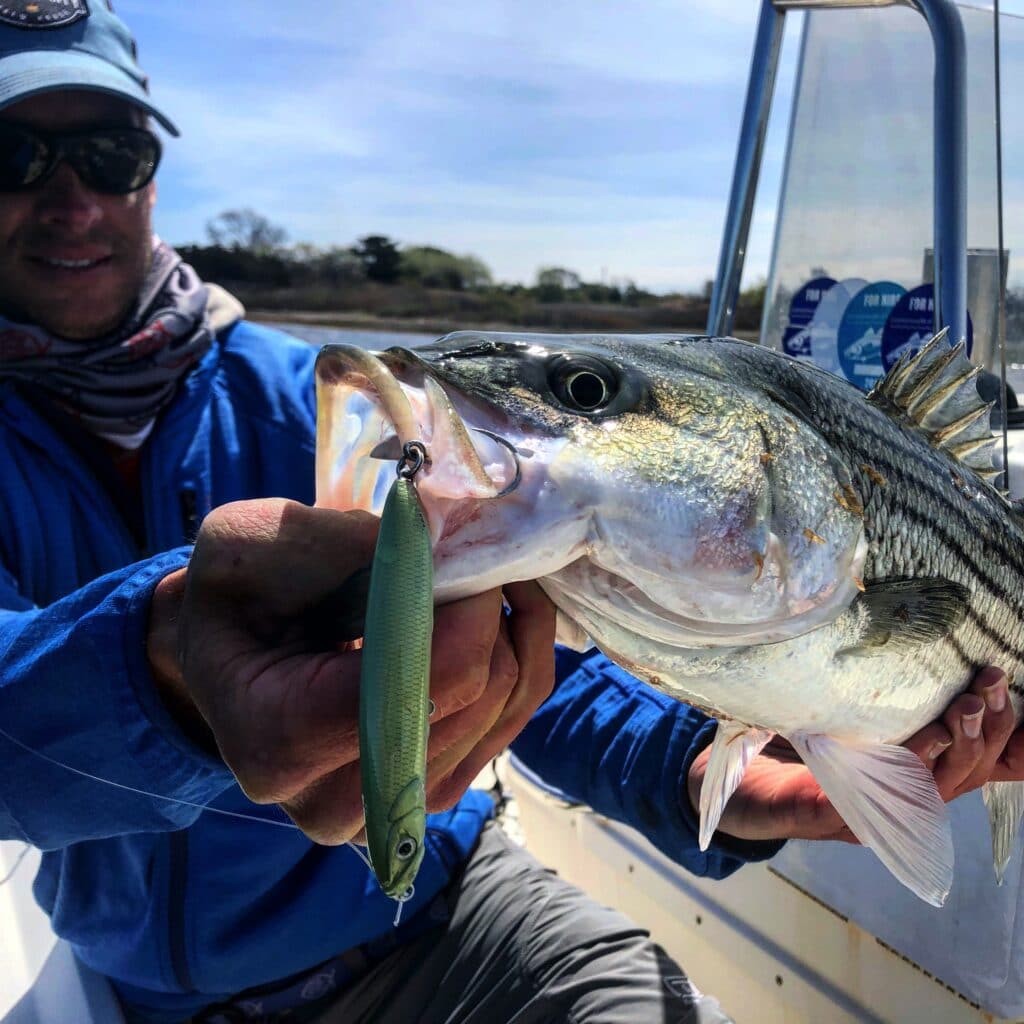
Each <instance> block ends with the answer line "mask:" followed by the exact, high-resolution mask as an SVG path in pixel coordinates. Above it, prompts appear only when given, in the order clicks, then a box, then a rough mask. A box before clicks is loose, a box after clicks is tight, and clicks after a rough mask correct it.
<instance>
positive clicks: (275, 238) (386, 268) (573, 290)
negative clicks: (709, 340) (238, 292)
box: [178, 209, 707, 306]
mask: <svg viewBox="0 0 1024 1024" xmlns="http://www.w3.org/2000/svg"><path fill="white" fill-rule="evenodd" d="M206 236H207V244H205V245H182V246H178V250H179V252H180V253H181V254H182V256H183V257H184V258H185V259H186V260H187V261H188V262H189V263H191V264H192V265H193V266H194V267H195V268H196V270H197V272H198V273H199V274H200V276H201V277H204V278H206V279H208V280H213V281H221V282H229V283H243V284H245V285H251V286H257V287H265V288H277V289H280V288H306V287H311V286H326V287H334V288H337V287H340V286H344V285H354V284H358V283H359V282H364V281H372V282H376V283H379V284H384V285H389V284H414V285H420V286H422V287H424V288H436V289H447V290H449V291H455V292H488V291H495V292H501V293H503V294H506V295H509V296H513V297H524V298H531V299H532V300H533V301H536V302H542V303H559V302H585V303H611V304H620V303H621V304H623V305H627V306H638V305H643V304H648V303H650V304H654V303H657V302H658V301H659V299H660V297H659V296H657V295H655V294H653V293H651V292H648V291H645V290H644V289H642V288H640V287H638V286H637V285H636V284H635V283H634V282H633V281H630V280H628V279H627V280H618V281H614V282H612V283H608V282H589V281H585V280H583V279H582V277H581V276H580V275H579V274H577V273H576V272H575V271H573V270H570V269H567V268H565V267H554V266H548V267H541V268H539V269H538V271H537V274H536V278H535V280H534V282H533V283H532V284H531V285H524V284H517V283H511V284H509V283H497V282H495V280H494V277H493V275H492V273H491V271H490V268H489V267H488V266H487V265H486V264H485V263H484V262H483V260H481V259H479V258H478V257H476V256H473V255H470V254H465V255H459V254H456V253H452V252H448V251H447V250H445V249H441V248H439V247H437V246H432V245H401V244H399V243H398V242H397V241H396V240H394V239H392V238H389V237H388V236H387V235H376V234H375V235H366V236H365V237H363V238H360V239H359V240H358V241H356V242H355V243H354V244H352V245H347V246H342V245H338V246H326V247H321V246H316V245H312V244H311V243H308V242H299V243H295V244H289V239H288V233H287V231H286V230H285V229H284V228H282V227H280V226H279V225H276V224H273V223H271V222H270V221H269V220H268V219H267V218H266V217H264V216H263V215H262V214H259V213H257V212H256V211H254V210H251V209H239V210H225V211H224V212H223V213H221V214H219V215H218V216H217V217H215V218H213V219H212V220H210V221H208V222H207V224H206ZM706 291H707V289H705V290H704V293H701V294H699V295H695V296H693V298H695V299H698V300H700V299H704V300H706V297H707V296H706Z"/></svg>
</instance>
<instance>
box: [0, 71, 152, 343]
mask: <svg viewBox="0 0 1024 1024" xmlns="http://www.w3.org/2000/svg"><path fill="white" fill-rule="evenodd" d="M0 121H8V122H15V123H17V124H20V125H23V126H25V127H27V128H38V129H41V130H44V131H45V130H51V131H52V130H67V129H76V130H77V129H82V128H90V127H96V126H100V125H105V126H110V125H133V126H141V125H142V124H143V122H144V117H143V114H142V112H141V111H140V110H139V109H138V108H137V107H134V106H133V105H132V104H130V103H128V102H126V101H125V100H120V99H117V98H116V97H114V96H107V95H105V94H103V93H96V92H85V91H77V90H65V91H62V92H52V93H43V94H42V95H39V96H33V97H31V98H30V99H27V100H23V101H22V102H20V103H16V104H12V105H11V106H9V107H6V108H5V109H3V110H0ZM155 198H156V186H155V184H154V183H152V182H151V183H150V184H149V185H147V186H146V187H145V188H141V189H139V190H138V191H137V192H131V193H129V194H128V195H124V196H111V195H104V194H102V193H100V192H94V191H93V190H91V189H90V188H88V187H87V186H86V185H84V184H83V183H82V181H81V180H80V179H79V177H78V175H77V174H76V173H75V172H74V170H72V168H71V167H70V166H69V165H68V163H67V161H61V163H60V165H59V166H58V167H57V169H56V170H55V171H54V172H53V174H52V175H51V176H50V177H49V178H47V180H46V181H44V182H43V183H42V184H41V185H36V186H34V187H31V188H28V189H26V190H25V191H23V192H0V313H3V314H4V315H5V316H7V317H9V318H11V319H13V320H18V321H21V322H23V323H33V324H36V325H38V326H39V327H43V328H45V329H46V330H48V331H50V332H51V333H52V334H57V335H59V336H61V337H64V338H72V339H89V338H96V337H99V336H100V335H103V334H106V333H107V332H108V331H111V330H113V329H114V328H115V327H117V326H118V324H120V323H121V321H122V320H123V319H124V317H125V316H126V314H127V313H128V312H129V310H130V309H131V307H132V305H133V303H134V302H135V300H136V297H137V295H138V291H139V288H140V287H141V285H142V281H143V279H144V278H145V275H146V271H147V270H148V269H149V263H150V259H151V257H152V210H153V202H154V200H155Z"/></svg>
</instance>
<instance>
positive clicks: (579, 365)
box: [548, 358, 619, 413]
mask: <svg viewBox="0 0 1024 1024" xmlns="http://www.w3.org/2000/svg"><path fill="white" fill-rule="evenodd" d="M548 381H549V383H550V385H551V390H552V391H553V392H554V394H555V397H556V398H557V399H558V400H559V401H560V402H561V403H562V405H564V406H566V407H567V408H569V409H572V410H574V411H576V412H584V413H596V412H600V411H602V410H603V409H604V408H605V407H606V406H607V405H608V404H609V403H610V402H611V401H612V400H613V399H614V398H615V396H616V395H617V394H618V391H619V378H618V374H617V373H616V372H615V370H614V369H613V368H612V367H610V366H606V365H605V364H604V363H601V362H598V360H596V359H579V358H576V359H559V360H557V361H556V362H555V364H554V365H553V366H552V367H551V371H550V373H549V376H548Z"/></svg>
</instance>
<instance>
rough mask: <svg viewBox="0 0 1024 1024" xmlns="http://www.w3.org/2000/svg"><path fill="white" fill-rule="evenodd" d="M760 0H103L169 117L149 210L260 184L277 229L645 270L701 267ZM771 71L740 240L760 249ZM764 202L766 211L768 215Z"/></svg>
mask: <svg viewBox="0 0 1024 1024" xmlns="http://www.w3.org/2000/svg"><path fill="white" fill-rule="evenodd" d="M758 8H759V3H758V2H757V0H742V2H739V0H728V2H726V0H722V2H717V0H672V2H670V0H655V2H651V3H648V4H645V5H643V7H642V8H639V7H636V8H634V7H630V8H628V9H627V8H623V7H622V5H618V4H613V3H611V2H608V0H603V2H602V0H598V2H595V3H592V4H588V5H585V6H584V5H579V4H551V3H549V2H545V0H523V2H520V3H516V4H512V3H499V2H488V0H476V2H472V3H471V2H469V0H453V2H451V3H448V4H444V5H424V4H421V3H417V2H414V0H387V2H385V3H382V4H356V3H352V2H348V3H344V4H317V5H282V4H280V3H278V2H271V0H248V2H245V3H243V2H241V0H224V2H221V3H217V4H197V5H194V6H190V8H189V15H188V18H187V19H183V18H182V17H181V16H180V11H181V7H180V6H179V5H176V4H175V5H171V4H159V5H157V4H152V3H149V2H145V0H118V4H117V9H118V12H119V13H120V14H121V15H122V16H123V17H124V18H125V20H126V21H128V22H129V24H130V25H131V26H132V28H133V30H134V31H135V32H136V33H137V35H138V36H139V40H140V51H141V58H142V63H143V65H144V67H145V68H146V70H147V71H148V72H149V74H150V76H151V78H152V81H153V83H154V85H153V88H154V96H155V97H156V99H157V100H158V102H160V103H161V104H162V105H163V106H165V107H166V108H167V110H168V111H169V113H171V115H172V116H173V117H174V118H175V119H176V120H177V121H178V122H179V124H180V126H181V127H182V130H183V136H182V138H181V139H180V140H175V141H173V142H171V143H169V144H168V146H167V156H166V162H165V166H164V167H163V168H162V170H161V177H160V204H159V210H158V219H157V220H158V228H159V230H160V231H161V233H162V234H163V235H164V236H165V237H167V238H169V239H171V240H173V241H178V242H184V241H188V240H200V239H201V238H202V237H203V226H204V224H205V222H206V220H208V219H209V218H210V217H212V216H214V215H216V214H217V213H219V212H220V211H222V210H224V209H226V208H234V207H241V206H252V207H254V208H256V209H258V210H259V211H260V212H261V213H263V214H264V215H266V216H267V217H269V218H270V219H271V220H273V221H275V222H276V223H280V224H282V225H283V226H285V227H286V228H287V229H288V231H289V232H290V234H291V237H292V238H293V239H296V240H299V239H302V240H310V241H314V242H317V243H320V244H347V243H349V242H351V241H353V240H354V239H355V238H356V237H358V236H360V235H362V234H367V233H370V232H385V233H388V234H391V235H393V236H394V237H396V238H397V239H399V240H400V241H404V242H410V243H412V242H418V243H433V244H437V245H442V246H444V247H447V248H454V249H456V250H457V251H460V252H462V251H468V252H473V253H475V254H476V255H478V256H480V257H481V258H482V259H483V260H484V261H485V262H486V263H488V265H490V266H491V268H492V269H493V270H494V272H495V274H496V276H498V277H499V278H501V279H531V278H532V276H533V273H534V271H535V269H536V267H537V266H538V265H540V264H544V263H557V264H561V265H565V266H569V267H572V268H573V269H575V270H577V271H579V272H580V273H582V274H583V275H584V276H585V277H588V278H590V277H598V276H599V275H600V274H601V270H602V268H607V273H608V274H610V275H615V276H621V277H629V278H632V279H634V280H636V281H637V282H638V283H639V284H641V285H644V286H646V287H650V288H658V289H670V288H679V287H691V286H694V285H699V284H701V283H702V282H703V281H704V280H705V279H706V278H708V277H710V276H712V275H713V273H714V270H715V266H716V263H717V258H718V246H719V241H720V232H721V226H722V221H723V218H724V212H725V203H726V201H727V197H728V188H729V180H730V177H731V173H732V163H733V159H734V153H735V145H736V139H737V136H738V130H739V119H740V113H741V109H742V103H743V95H744V92H745V84H746V69H747V64H748V61H749V56H750V49H751V46H752V42H753V34H754V28H755V25H756V20H757V11H758ZM792 36H793V33H790V43H789V44H788V46H787V49H786V51H785V71H786V73H785V74H784V75H783V80H782V86H781V95H780V97H779V103H778V109H780V110H781V111H783V116H781V117H778V118H776V119H775V122H774V124H773V131H772V135H771V137H770V140H769V146H768V149H767V152H766V166H765V172H764V184H763V188H762V196H763V197H764V200H763V202H762V204H761V205H762V206H763V207H764V209H759V213H758V218H757V222H756V223H757V232H758V234H756V235H755V237H754V238H753V239H752V241H751V246H750V255H749V257H748V266H749V268H750V274H751V276H757V275H758V274H761V275H763V274H764V273H765V271H766V269H767V253H768V238H769V235H770V210H771V208H772V206H773V205H774V201H775V196H776V194H777V182H778V174H779V167H780V164H781V153H782V147H783V142H784V132H785V121H786V117H785V113H784V112H785V110H786V106H787V103H786V98H787V95H786V94H787V90H788V77H789V76H791V74H792V70H793V66H794V63H795V50H796V46H795V40H793V39H792ZM766 210H767V211H768V213H766Z"/></svg>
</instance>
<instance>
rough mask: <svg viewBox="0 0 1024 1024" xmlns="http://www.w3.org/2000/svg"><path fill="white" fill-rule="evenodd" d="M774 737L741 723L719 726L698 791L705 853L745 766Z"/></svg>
mask: <svg viewBox="0 0 1024 1024" xmlns="http://www.w3.org/2000/svg"><path fill="white" fill-rule="evenodd" d="M774 735H775V733H773V732H768V731H767V730H765V729H753V728H751V727H750V726H747V725H743V724H742V723H741V722H719V723H718V728H717V729H716V730H715V738H714V741H713V742H712V744H711V758H710V760H709V761H708V768H707V772H705V774H704V782H703V784H702V785H701V787H700V848H701V849H702V850H706V849H707V848H708V846H709V845H710V844H711V837H712V836H713V835H714V834H715V829H716V828H718V822H719V821H720V820H721V817H722V812H723V811H724V810H725V805H726V804H727V803H728V802H729V797H731V796H732V795H733V793H735V792H736V787H737V786H738V785H739V784H740V782H742V781H743V775H744V773H745V772H746V770H747V765H748V764H750V762H751V761H752V760H753V759H754V758H755V757H757V755H758V754H759V753H761V751H762V750H763V749H764V747H765V744H766V743H767V742H768V741H769V740H770V739H771V738H772V736H774Z"/></svg>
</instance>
